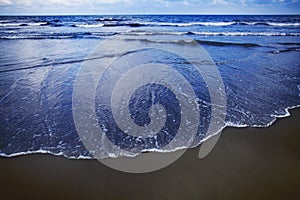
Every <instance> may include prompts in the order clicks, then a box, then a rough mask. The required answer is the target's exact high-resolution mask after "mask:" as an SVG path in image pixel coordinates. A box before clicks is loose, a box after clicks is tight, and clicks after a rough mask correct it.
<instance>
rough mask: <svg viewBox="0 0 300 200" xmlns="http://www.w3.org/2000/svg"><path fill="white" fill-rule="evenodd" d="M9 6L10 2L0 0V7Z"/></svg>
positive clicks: (8, 0)
mask: <svg viewBox="0 0 300 200" xmlns="http://www.w3.org/2000/svg"><path fill="white" fill-rule="evenodd" d="M11 4H12V2H11V1H10V0H0V6H8V5H11Z"/></svg>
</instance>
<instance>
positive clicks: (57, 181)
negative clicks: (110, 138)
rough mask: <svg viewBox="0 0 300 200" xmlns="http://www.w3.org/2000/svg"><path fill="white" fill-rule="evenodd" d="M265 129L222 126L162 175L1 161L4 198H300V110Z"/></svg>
mask: <svg viewBox="0 0 300 200" xmlns="http://www.w3.org/2000/svg"><path fill="white" fill-rule="evenodd" d="M290 113H291V116H290V117H287V118H282V119H278V120H277V121H276V122H275V123H274V124H273V125H272V126H270V127H268V128H231V127H229V128H225V129H224V130H223V133H222V135H221V137H220V139H219V141H218V143H217V145H216V146H215V148H214V149H213V150H212V152H211V153H210V154H209V155H208V156H207V157H205V158H204V159H201V160H200V159H198V157H197V155H198V150H199V147H197V148H194V149H191V150H188V151H187V152H186V153H185V154H184V155H183V156H182V157H181V158H180V159H178V160H177V161H176V162H174V163H173V164H171V165H170V166H168V167H166V168H164V169H161V170H159V171H155V172H151V173H146V174H128V173H123V172H119V171H115V170H113V169H110V168H108V167H106V166H104V165H103V164H101V163H100V162H98V161H97V160H76V159H67V158H64V157H62V156H53V155H46V154H43V155H41V154H33V155H24V156H17V157H13V158H3V157H1V158H0V173H1V183H0V184H1V186H0V188H1V189H0V193H1V198H2V199H31V200H32V199H299V198H300V191H299V185H300V171H299V169H300V134H299V124H298V123H299V119H300V109H294V110H290Z"/></svg>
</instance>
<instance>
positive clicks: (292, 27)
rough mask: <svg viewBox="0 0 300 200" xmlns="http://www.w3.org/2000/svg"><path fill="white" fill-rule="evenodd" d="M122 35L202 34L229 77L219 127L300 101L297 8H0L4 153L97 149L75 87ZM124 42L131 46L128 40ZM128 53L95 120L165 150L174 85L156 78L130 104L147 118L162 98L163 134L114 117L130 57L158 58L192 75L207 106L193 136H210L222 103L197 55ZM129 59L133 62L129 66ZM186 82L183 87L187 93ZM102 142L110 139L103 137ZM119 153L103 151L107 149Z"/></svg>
mask: <svg viewBox="0 0 300 200" xmlns="http://www.w3.org/2000/svg"><path fill="white" fill-rule="evenodd" d="M116 36H117V37H120V36H122V38H124V37H125V38H127V39H128V38H130V39H128V43H130V42H131V40H134V42H138V43H139V44H141V45H143V46H147V45H148V46H150V47H153V46H155V47H164V46H167V47H168V48H169V49H172V48H174V49H178V48H182V49H183V50H184V49H186V48H187V46H190V45H193V44H194V43H193V42H196V43H197V44H199V46H201V48H203V49H204V50H205V52H207V53H208V55H209V56H210V58H211V60H212V61H213V62H214V65H215V66H216V67H217V69H218V71H219V73H220V75H221V77H222V81H223V85H224V90H225V94H226V108H225V111H226V113H223V114H224V115H225V121H224V124H222V126H221V128H225V127H226V126H232V127H268V126H270V125H272V123H274V122H275V121H276V119H277V118H281V117H287V116H289V112H288V109H292V108H295V107H299V105H300V16H298V15H291V16H286V15H285V16H281V15H274V16H272V15H267V16H262V15H258V16H254V15H253V16H252V15H113V16H108V15H105V16H100V15H99V16H0V47H1V48H0V113H1V114H0V155H1V156H4V157H12V156H17V155H23V154H30V153H50V154H55V155H63V156H65V157H68V158H78V159H80V158H87V159H89V158H93V156H92V155H91V154H90V152H89V151H88V150H87V149H86V148H85V146H84V145H83V144H82V142H81V139H80V137H79V135H78V133H77V129H76V124H75V122H74V113H73V112H74V109H73V108H74V107H72V106H73V105H72V103H73V99H72V97H73V88H74V84H75V82H76V79H77V75H78V72H79V71H80V70H81V68H82V63H84V61H85V60H86V59H87V58H88V57H89V55H90V54H91V52H92V51H93V50H94V49H95V48H97V46H98V45H99V44H101V42H104V41H107V40H109V39H110V38H113V37H116ZM132 38H134V39H132ZM122 44H123V43H122ZM117 48H118V49H120V50H122V49H126V48H125V47H124V46H123V45H120V46H117ZM124 53H125V54H126V55H129V57H128V58H126V59H127V60H126V59H125V60H124V59H123V60H122V59H121V60H120V62H117V63H116V64H115V65H117V64H119V66H118V67H117V66H113V68H114V69H115V71H117V72H114V71H112V70H107V71H106V73H104V75H103V77H102V79H100V80H99V85H98V87H97V89H96V95H95V99H94V100H95V108H96V111H95V112H96V115H97V120H98V122H99V124H100V125H99V124H98V125H97V126H100V127H101V128H102V130H103V131H104V132H106V131H107V130H108V132H109V133H108V134H107V137H108V138H109V139H110V140H111V141H112V142H113V143H115V144H117V145H118V146H119V147H120V148H124V149H128V148H130V149H132V148H136V149H137V151H136V153H141V152H146V151H150V150H151V151H152V150H154V151H160V150H161V149H162V148H163V147H164V145H166V144H168V143H170V142H171V141H172V139H173V138H174V137H175V136H174V135H176V131H177V129H178V128H179V124H180V119H181V118H180V113H181V112H180V104H179V103H178V99H177V98H176V97H175V96H174V95H173V93H172V91H171V90H168V88H164V87H161V86H160V85H155V84H154V83H153V84H151V85H148V86H145V87H144V88H143V87H140V88H138V90H137V91H136V94H135V96H133V97H132V98H131V99H130V103H129V110H130V112H131V118H132V120H133V121H134V122H135V123H136V124H137V125H139V126H141V127H142V126H146V125H149V124H151V119H150V117H149V116H148V115H149V112H150V107H151V105H152V104H161V105H163V106H164V107H165V112H167V117H166V123H171V124H167V125H165V126H163V128H162V130H163V132H162V133H164V135H163V134H162V133H160V134H159V135H156V137H155V136H154V137H151V139H149V138H148V139H147V138H146V139H145V138H139V137H128V135H129V134H127V133H126V131H125V133H124V132H122V134H121V132H120V130H119V127H118V123H115V122H114V119H113V118H112V112H111V110H110V103H109V102H110V100H109V98H108V97H111V96H110V95H112V93H113V86H114V83H112V82H113V81H115V82H117V81H118V79H119V78H121V77H123V76H122V75H123V74H125V72H126V71H124V70H125V68H126V70H130V69H131V68H130V67H131V65H135V64H147V63H153V62H154V63H156V64H164V65H171V66H172V67H173V68H174V70H176V71H177V72H179V73H180V74H182V76H183V77H184V78H185V79H187V80H188V82H189V83H190V84H191V86H192V89H193V90H194V91H195V93H196V96H197V97H198V100H199V102H198V105H199V110H200V121H199V123H200V125H199V128H198V131H197V134H196V136H195V138H194V140H193V142H192V146H197V145H199V144H201V143H202V142H203V141H204V140H205V139H207V135H206V134H205V133H206V132H207V131H208V127H209V124H210V122H211V117H212V108H213V106H216V107H217V106H218V105H214V102H213V101H212V99H211V96H210V95H211V93H210V91H209V90H208V87H207V85H206V83H205V80H204V79H203V77H202V78H201V75H200V76H196V75H197V74H196V72H195V71H193V67H192V66H191V63H189V62H187V60H184V59H183V58H181V57H178V56H176V55H174V54H171V53H170V52H163V51H161V50H159V49H158V48H157V49H153V48H152V49H148V50H147V51H138V52H129V51H128V52H124ZM133 53H135V54H136V55H138V56H133V55H131V54H133ZM125 54H124V55H125ZM149 55H150V56H149ZM102 56H106V55H104V54H103V55H102ZM114 56H116V55H114ZM193 56H194V55H193ZM121 57H122V56H121ZM191 58H192V55H191ZM121 61H122V62H121ZM126 63H127V65H130V66H129V67H125V68H124V66H123V65H125V64H126ZM122 67H123V68H124V70H123V68H122ZM137 78H138V77H137ZM140 79H142V78H140ZM175 82H178V80H177V79H175V80H174V83H175ZM178 88H179V89H178V91H177V92H178V93H180V94H185V91H184V90H182V89H181V88H180V87H178ZM152 90H153V91H154V92H151V91H152ZM145 91H146V92H145ZM105 95H107V96H105ZM104 96H105V98H104ZM163 96H165V97H163ZM158 97H162V99H161V100H159V99H158ZM107 98H108V99H107ZM187 98H188V97H187ZM141 99H142V100H141ZM103 102H105V103H103ZM141 102H142V103H141ZM178 109H179V110H178ZM222 111H224V109H222ZM170 113H171V114H170ZM173 122H174V123H173ZM124 134H125V135H124ZM187 134H188V133H187ZM213 134H217V132H215V133H213ZM179 140H182V141H180V142H178V143H176V145H174V146H171V147H169V148H168V149H167V151H173V150H177V149H181V148H187V146H185V145H184V142H185V140H186V138H185V137H183V138H179ZM97 148H103V147H102V146H101V143H100V142H99V146H98V147H97ZM161 151H164V152H165V151H166V150H161ZM124 155H125V156H126V154H124ZM118 156H120V155H119V154H116V155H114V154H111V153H103V158H105V157H118Z"/></svg>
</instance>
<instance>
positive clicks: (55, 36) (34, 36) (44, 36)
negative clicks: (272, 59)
mask: <svg viewBox="0 0 300 200" xmlns="http://www.w3.org/2000/svg"><path fill="white" fill-rule="evenodd" d="M115 34H123V35H137V36H139V35H140V36H147V35H149V36H150V35H199V36H300V33H284V32H209V31H202V32H196V31H188V32H176V31H175V32H171V31H169V32H150V31H126V32H94V33H91V32H70V33H51V34H49V33H27V34H14V32H10V33H9V34H3V35H0V39H3V40H14V39H36V40H40V39H77V38H88V39H101V38H103V37H106V36H112V35H115Z"/></svg>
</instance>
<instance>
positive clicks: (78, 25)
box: [74, 24, 104, 28]
mask: <svg viewBox="0 0 300 200" xmlns="http://www.w3.org/2000/svg"><path fill="white" fill-rule="evenodd" d="M74 26H75V27H81V28H99V27H103V26H104V24H77V25H74Z"/></svg>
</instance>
